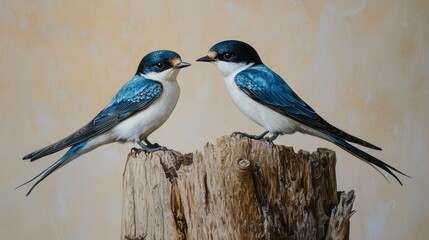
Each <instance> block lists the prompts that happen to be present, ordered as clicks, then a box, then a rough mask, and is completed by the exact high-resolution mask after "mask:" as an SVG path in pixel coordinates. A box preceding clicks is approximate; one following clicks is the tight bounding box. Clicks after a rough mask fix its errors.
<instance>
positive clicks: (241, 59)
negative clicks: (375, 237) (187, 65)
mask: <svg viewBox="0 0 429 240" xmlns="http://www.w3.org/2000/svg"><path fill="white" fill-rule="evenodd" d="M197 61H200V62H216V61H223V62H233V63H246V64H248V63H254V64H261V63H262V60H261V58H260V57H259V55H258V53H257V52H256V50H255V49H254V48H253V47H252V46H250V45H249V44H247V43H245V42H241V41H237V40H226V41H223V42H219V43H217V44H216V45H214V46H213V47H211V48H210V50H209V52H208V54H207V56H204V57H201V58H199V59H197Z"/></svg>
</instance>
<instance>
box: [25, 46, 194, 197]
mask: <svg viewBox="0 0 429 240" xmlns="http://www.w3.org/2000/svg"><path fill="white" fill-rule="evenodd" d="M190 65H191V64H189V63H186V62H183V61H182V60H181V58H180V56H179V54H177V53H175V52H173V51H168V50H161V51H155V52H151V53H149V54H147V55H146V56H145V57H144V58H143V59H142V60H141V62H140V65H139V66H138V68H137V72H136V74H135V75H134V76H133V78H131V80H130V81H129V82H127V83H126V84H125V85H124V86H123V87H122V88H121V89H120V90H119V91H118V92H117V93H116V95H115V96H114V97H113V99H112V100H111V101H110V102H109V104H107V106H106V107H105V108H104V109H103V110H102V111H101V112H100V113H99V114H97V116H95V118H94V119H93V120H91V121H90V122H89V123H88V124H86V125H85V126H83V127H82V128H81V129H79V130H77V131H76V132H74V133H73V134H71V135H70V136H68V137H66V138H64V139H61V140H60V141H58V142H56V143H53V144H51V145H49V146H47V147H44V148H42V149H40V150H37V151H35V152H32V153H30V154H28V155H26V156H25V157H24V158H23V159H24V160H27V159H28V160H30V161H31V162H32V161H35V160H37V159H39V158H42V157H45V156H47V155H49V154H52V153H55V152H58V151H60V150H62V149H65V148H68V147H71V148H70V149H69V150H68V151H67V152H66V153H65V154H64V156H62V157H61V158H60V159H59V160H57V161H56V162H55V163H54V164H52V165H51V166H50V167H48V168H47V169H45V170H44V171H43V172H41V173H40V174H39V175H37V176H36V177H34V178H33V179H31V180H30V181H28V182H26V183H24V184H22V185H20V186H19V187H21V186H23V185H25V184H27V183H29V182H31V181H33V180H35V179H37V178H39V177H40V178H39V179H38V180H37V181H36V183H35V184H34V185H33V186H32V187H31V188H30V190H29V191H28V193H27V196H28V195H29V194H30V193H31V191H32V190H33V189H34V187H36V186H37V185H38V184H39V183H40V182H41V181H42V180H43V179H45V178H46V177H47V176H49V175H50V174H52V173H53V172H54V171H56V170H58V169H59V168H61V167H63V166H64V165H66V164H67V163H69V162H71V161H72V160H74V159H76V158H77V157H79V156H81V155H82V154H85V153H87V152H89V151H92V150H94V149H95V148H97V147H99V146H101V145H103V144H108V143H112V142H120V143H126V142H136V143H138V144H139V145H140V146H141V149H140V148H139V149H136V148H134V150H135V151H145V152H154V151H158V150H164V149H166V148H165V147H163V146H160V145H159V144H157V143H155V144H152V143H151V142H149V140H148V139H147V138H148V136H149V135H150V134H151V133H153V132H154V131H155V130H156V129H158V128H159V127H160V126H161V125H162V124H163V123H165V121H167V119H168V118H169V117H170V114H171V113H172V112H173V110H174V108H175V106H176V103H177V101H178V100H179V95H180V88H179V84H178V83H177V81H176V78H177V75H178V73H179V70H180V69H181V68H184V67H188V66H190ZM143 142H144V143H146V144H144V143H143Z"/></svg>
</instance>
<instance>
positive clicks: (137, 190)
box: [121, 137, 355, 240]
mask: <svg viewBox="0 0 429 240" xmlns="http://www.w3.org/2000/svg"><path fill="white" fill-rule="evenodd" d="M335 162H336V159H335V153H334V152H333V151H331V150H328V149H323V148H319V149H318V150H317V151H316V152H314V153H311V154H310V153H308V152H306V151H302V150H300V151H299V152H298V153H295V152H294V151H293V149H292V148H290V147H285V146H275V147H273V148H272V147H271V146H269V145H268V144H267V143H266V142H263V141H255V140H250V139H247V138H242V139H240V138H230V137H221V138H219V139H217V141H216V145H212V144H206V146H205V147H204V150H203V151H202V152H199V151H197V152H195V153H194V154H181V153H179V152H176V151H171V150H170V151H160V152H156V153H152V154H146V153H141V154H139V155H136V154H134V153H130V154H129V155H128V159H127V163H126V166H125V170H124V175H123V213H122V231H121V239H127V240H130V239H132V240H137V239H335V240H336V239H348V235H349V218H350V216H351V215H352V214H353V213H354V211H352V206H353V201H354V198H355V197H354V192H353V191H350V192H349V193H347V194H344V193H337V183H336V178H335Z"/></svg>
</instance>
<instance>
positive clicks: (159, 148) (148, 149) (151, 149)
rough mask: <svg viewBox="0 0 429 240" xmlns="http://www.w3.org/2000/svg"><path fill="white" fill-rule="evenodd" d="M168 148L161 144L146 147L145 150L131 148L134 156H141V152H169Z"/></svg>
mask: <svg viewBox="0 0 429 240" xmlns="http://www.w3.org/2000/svg"><path fill="white" fill-rule="evenodd" d="M167 150H168V148H167V147H165V146H161V145H159V144H157V143H156V144H153V145H152V146H150V147H149V146H146V147H145V148H136V147H133V148H131V152H132V153H134V154H136V155H137V154H140V153H141V152H145V153H153V152H157V151H167Z"/></svg>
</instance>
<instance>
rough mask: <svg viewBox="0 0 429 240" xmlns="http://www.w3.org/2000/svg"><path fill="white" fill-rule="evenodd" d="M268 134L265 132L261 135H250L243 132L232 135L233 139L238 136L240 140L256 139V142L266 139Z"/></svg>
mask: <svg viewBox="0 0 429 240" xmlns="http://www.w3.org/2000/svg"><path fill="white" fill-rule="evenodd" d="M267 133H268V131H265V132H263V133H262V134H261V135H250V134H247V133H243V132H233V133H232V134H231V137H235V136H238V137H239V138H243V137H247V138H250V139H254V140H261V139H264V136H265V135H267Z"/></svg>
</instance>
